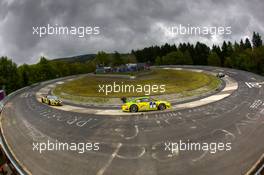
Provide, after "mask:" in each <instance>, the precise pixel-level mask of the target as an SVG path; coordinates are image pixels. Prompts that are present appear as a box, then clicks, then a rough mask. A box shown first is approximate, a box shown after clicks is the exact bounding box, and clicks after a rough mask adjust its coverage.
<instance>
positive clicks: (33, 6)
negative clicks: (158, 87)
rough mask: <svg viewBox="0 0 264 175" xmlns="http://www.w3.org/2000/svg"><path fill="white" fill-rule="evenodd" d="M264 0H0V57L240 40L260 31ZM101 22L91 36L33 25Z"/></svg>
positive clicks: (30, 58)
mask: <svg viewBox="0 0 264 175" xmlns="http://www.w3.org/2000/svg"><path fill="white" fill-rule="evenodd" d="M263 9H264V2H263V1H262V0H253V1H247V0H240V1H237V0H223V1H219V0H204V1H196V0H190V1H183V0H152V1H148V0H75V1H72V0H12V1H10V0H2V1H1V2H0V47H1V48H0V55H7V56H9V57H11V58H13V60H14V61H16V62H17V63H19V64H21V63H35V62H37V61H38V58H39V56H41V55H45V56H47V57H49V58H56V57H64V56H72V55H78V54H85V53H96V52H98V51H100V50H105V51H109V52H112V51H115V50H117V51H119V52H129V51H130V50H131V49H137V48H142V47H145V46H150V45H154V44H163V43H165V42H169V43H179V42H185V41H186V42H196V41H199V40H201V41H203V42H206V43H208V44H210V45H212V44H213V42H217V43H220V42H221V41H222V39H227V40H231V41H234V40H240V38H243V37H245V36H249V35H250V36H251V34H252V32H253V31H254V30H256V31H258V32H260V33H261V34H262V35H263V34H264V31H263V30H264V27H263V23H264V22H263V18H264V13H263V12H262V10H263ZM47 24H60V25H65V26H72V25H75V26H87V25H92V26H100V28H101V30H100V31H101V34H100V36H97V37H92V38H78V37H73V36H68V37H65V36H46V37H43V38H38V37H36V36H33V35H32V27H33V26H45V25H47ZM178 24H183V25H188V24H190V25H192V26H210V25H211V26H231V27H232V35H224V36H222V37H218V38H217V41H216V39H212V37H210V36H202V37H201V36H193V35H191V36H188V35H187V36H179V37H175V38H168V37H166V36H165V35H164V33H163V31H162V30H160V29H159V28H158V25H165V26H166V25H167V26H170V25H178Z"/></svg>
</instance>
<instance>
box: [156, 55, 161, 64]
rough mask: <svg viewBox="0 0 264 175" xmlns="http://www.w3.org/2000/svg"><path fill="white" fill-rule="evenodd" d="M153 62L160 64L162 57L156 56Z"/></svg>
mask: <svg viewBox="0 0 264 175" xmlns="http://www.w3.org/2000/svg"><path fill="white" fill-rule="evenodd" d="M155 64H156V65H162V64H163V60H162V57H160V56H157V58H156V59H155Z"/></svg>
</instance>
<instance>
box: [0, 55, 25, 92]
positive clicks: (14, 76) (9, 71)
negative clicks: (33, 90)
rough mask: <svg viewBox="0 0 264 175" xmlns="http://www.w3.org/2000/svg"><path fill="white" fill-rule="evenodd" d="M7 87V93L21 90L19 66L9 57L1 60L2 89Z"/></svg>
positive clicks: (0, 86)
mask: <svg viewBox="0 0 264 175" xmlns="http://www.w3.org/2000/svg"><path fill="white" fill-rule="evenodd" d="M2 87H5V90H6V93H7V94H8V93H11V92H12V91H14V90H16V89H18V88H20V81H19V75H18V72H17V65H16V64H15V63H14V62H12V60H11V59H9V58H7V57H1V58H0V88H2Z"/></svg>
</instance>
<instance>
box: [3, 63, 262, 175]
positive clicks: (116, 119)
mask: <svg viewBox="0 0 264 175" xmlns="http://www.w3.org/2000/svg"><path fill="white" fill-rule="evenodd" d="M195 68H196V69H197V68H198V69H203V70H208V71H214V72H219V71H223V72H225V73H226V74H227V75H229V76H230V77H232V78H233V79H235V80H236V81H237V82H238V89H237V90H236V91H235V92H234V93H232V94H231V95H230V96H229V97H227V98H225V99H223V100H220V101H217V102H215V103H211V104H208V105H204V106H201V107H196V108H193V109H186V110H185V109H183V110H178V111H166V112H162V113H157V114H152V113H147V112H146V113H144V114H143V115H142V114H139V115H133V116H129V115H128V116H127V115H126V116H108V115H105V116H102V115H100V116H97V115H92V114H83V113H75V112H66V111H61V110H58V109H54V108H50V107H49V106H47V105H44V104H41V103H39V102H38V101H37V99H36V97H35V94H36V92H37V91H38V90H39V89H40V88H41V86H37V87H33V88H30V89H29V90H27V91H26V92H24V93H21V94H18V95H16V96H15V97H13V98H12V99H10V101H9V102H8V103H7V104H6V106H5V108H4V111H3V112H2V114H1V116H2V131H3V135H4V138H5V140H6V143H7V145H8V146H9V149H10V152H11V153H12V154H13V156H14V157H15V158H16V159H17V161H18V162H19V163H20V164H21V166H22V167H23V168H24V170H25V171H26V172H28V173H30V174H37V175H44V174H56V175H57V174H88V175H90V174H91V175H94V174H95V175H170V174H172V175H176V174H188V175H189V174H196V175H197V174H198V175H199V174H201V175H204V174H221V175H222V174H228V175H229V174H230V175H236V174H244V173H246V172H247V171H248V170H249V169H250V167H251V166H252V165H253V164H254V163H255V162H256V161H257V160H258V159H259V157H260V156H261V155H262V154H263V152H264V135H263V134H264V91H263V88H264V87H263V86H262V85H261V82H263V81H264V78H263V77H261V76H259V75H256V74H253V73H249V72H244V71H238V70H233V69H223V68H218V69H217V68H213V67H195ZM256 82H259V83H260V84H254V83H256ZM48 140H49V141H55V140H58V141H60V142H67V143H71V142H76V143H86V142H99V143H100V149H99V151H89V152H85V153H83V154H80V153H77V152H75V151H45V152H42V153H41V154H40V153H39V152H37V151H33V146H32V143H33V142H47V141H48ZM179 140H182V141H187V140H191V141H192V142H207V143H212V142H231V143H232V149H231V150H230V151H219V152H216V153H215V154H212V153H209V152H208V151H178V152H176V153H175V154H174V153H173V154H171V152H169V151H165V150H164V149H165V146H164V143H165V142H168V141H171V142H178V141H179Z"/></svg>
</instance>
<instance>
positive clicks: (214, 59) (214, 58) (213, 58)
mask: <svg viewBox="0 0 264 175" xmlns="http://www.w3.org/2000/svg"><path fill="white" fill-rule="evenodd" d="M208 65H210V66H221V60H220V58H219V56H218V55H217V53H215V52H211V53H210V54H209V56H208Z"/></svg>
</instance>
